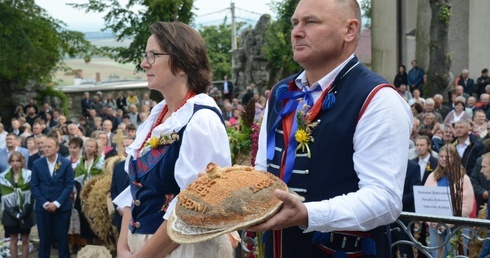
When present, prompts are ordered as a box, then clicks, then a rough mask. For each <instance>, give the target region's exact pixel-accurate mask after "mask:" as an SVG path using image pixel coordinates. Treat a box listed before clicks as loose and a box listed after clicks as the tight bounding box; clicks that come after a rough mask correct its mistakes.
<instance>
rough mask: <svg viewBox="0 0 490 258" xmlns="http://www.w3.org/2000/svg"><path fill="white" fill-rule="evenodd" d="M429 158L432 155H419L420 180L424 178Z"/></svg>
mask: <svg viewBox="0 0 490 258" xmlns="http://www.w3.org/2000/svg"><path fill="white" fill-rule="evenodd" d="M429 158H430V155H427V156H425V158H421V157H420V156H419V166H420V180H423V179H424V173H425V168H426V167H427V163H429Z"/></svg>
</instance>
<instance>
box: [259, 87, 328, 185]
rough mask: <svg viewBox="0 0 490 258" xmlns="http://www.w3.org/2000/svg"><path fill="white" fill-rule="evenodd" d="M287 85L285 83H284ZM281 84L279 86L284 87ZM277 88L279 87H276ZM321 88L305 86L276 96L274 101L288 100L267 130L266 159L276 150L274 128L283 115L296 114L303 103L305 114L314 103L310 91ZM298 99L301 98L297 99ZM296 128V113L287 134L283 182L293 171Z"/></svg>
mask: <svg viewBox="0 0 490 258" xmlns="http://www.w3.org/2000/svg"><path fill="white" fill-rule="evenodd" d="M284 86H285V87H287V85H284ZM284 86H281V87H284ZM278 90H279V89H278ZM321 90H322V88H321V87H320V86H317V87H315V88H314V89H312V90H308V89H307V88H306V87H305V86H303V88H302V89H301V91H284V92H282V93H280V94H279V95H278V96H277V99H276V101H284V100H286V99H289V101H287V102H286V104H285V105H284V106H283V108H282V109H281V111H280V112H279V115H278V116H277V119H276V121H275V122H274V125H273V126H272V128H271V131H270V132H269V134H268V136H267V138H268V139H267V159H268V160H272V159H273V158H274V153H275V151H276V148H275V146H276V132H275V130H276V128H277V126H278V125H279V123H280V122H281V121H282V119H283V118H284V117H286V116H287V115H289V114H291V112H293V111H295V113H296V114H297V113H298V112H299V111H301V110H303V109H304V108H305V105H307V106H308V107H307V109H306V110H304V111H305V114H306V112H308V110H310V109H311V107H312V106H313V104H314V99H313V96H312V94H311V93H312V92H315V91H321ZM299 99H302V100H301V101H299ZM296 130H298V118H297V115H295V116H294V121H293V124H292V125H291V131H290V132H291V133H290V135H289V145H288V149H287V156H286V162H285V166H286V167H285V169H284V178H283V181H284V182H286V183H287V182H288V181H289V179H290V178H291V173H292V171H293V167H294V159H295V156H296V147H297V146H298V143H297V142H296V139H295V137H294V135H295V133H296Z"/></svg>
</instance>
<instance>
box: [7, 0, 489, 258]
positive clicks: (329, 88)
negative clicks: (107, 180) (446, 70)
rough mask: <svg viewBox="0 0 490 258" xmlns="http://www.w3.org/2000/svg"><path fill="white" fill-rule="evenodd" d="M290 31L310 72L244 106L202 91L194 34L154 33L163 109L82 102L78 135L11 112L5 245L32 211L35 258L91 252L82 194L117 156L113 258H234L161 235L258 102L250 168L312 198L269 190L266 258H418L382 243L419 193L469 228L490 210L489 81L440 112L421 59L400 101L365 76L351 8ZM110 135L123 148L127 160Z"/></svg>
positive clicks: (226, 242)
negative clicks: (397, 256) (443, 203)
mask: <svg viewBox="0 0 490 258" xmlns="http://www.w3.org/2000/svg"><path fill="white" fill-rule="evenodd" d="M291 21H292V24H293V30H292V32H291V43H292V46H293V54H294V60H295V61H296V62H297V63H299V64H300V65H301V66H302V67H303V68H304V70H303V71H300V72H299V73H297V74H293V75H291V76H289V77H287V78H285V79H284V80H282V81H280V82H278V83H277V84H276V85H275V86H274V87H273V88H272V89H271V90H270V92H269V91H266V92H264V93H259V92H258V91H257V90H256V89H255V85H253V84H251V85H249V86H248V87H247V89H246V91H247V92H246V93H245V94H244V95H243V98H242V99H241V101H240V100H238V99H237V98H234V97H235V96H237V95H238V94H237V92H234V90H235V89H234V87H233V86H234V85H233V83H232V82H231V81H229V80H228V78H227V77H224V83H223V85H221V86H219V87H211V88H210V89H208V86H209V85H210V84H211V82H210V80H211V67H210V65H209V60H208V59H207V54H206V46H205V44H204V41H203V39H202V38H201V37H200V35H199V34H198V32H197V31H195V30H194V29H192V28H191V27H189V26H187V25H185V24H183V23H180V22H155V23H154V24H153V25H152V26H151V27H150V32H151V34H150V35H151V36H150V37H149V38H148V40H147V44H146V48H145V52H144V53H143V54H142V56H143V59H142V60H141V63H140V66H141V68H143V69H144V70H145V71H146V74H147V76H148V88H149V89H153V90H157V91H159V92H160V93H162V95H163V96H164V100H162V101H160V102H159V103H156V102H154V101H152V100H151V99H150V98H149V95H145V96H144V97H143V98H142V100H139V98H138V96H136V95H135V93H134V92H131V91H130V92H128V95H127V96H125V94H124V93H122V92H121V93H119V94H118V97H117V98H116V99H113V98H112V96H110V95H109V94H107V95H106V96H104V94H103V93H102V92H97V93H96V95H95V96H93V97H90V93H88V92H87V93H85V97H84V99H82V101H81V106H82V112H83V114H82V115H81V117H80V119H79V122H78V123H74V122H72V121H73V120H72V121H70V120H71V118H67V117H65V116H64V115H63V114H61V113H60V112H59V111H57V110H51V108H50V107H49V105H48V104H46V103H45V104H43V106H42V108H41V109H38V107H37V105H36V103H35V101H34V100H31V101H30V102H29V103H28V104H27V105H26V106H25V107H19V108H17V109H16V112H15V114H14V116H15V117H14V118H13V119H12V121H11V124H10V125H11V126H10V127H9V128H7V129H4V128H3V126H0V135H2V136H5V141H2V139H1V138H0V144H3V142H5V146H4V147H3V146H1V145H0V152H2V151H3V152H4V154H5V155H2V154H0V170H1V171H5V172H3V173H2V174H1V175H0V184H2V188H1V189H2V208H4V209H3V211H4V212H3V214H4V215H5V214H6V213H7V215H9V216H8V218H9V219H11V221H10V222H8V223H9V224H8V225H7V226H8V227H6V230H7V233H8V234H9V235H10V236H16V235H18V234H21V235H22V241H23V243H24V239H25V236H26V235H27V236H28V233H29V230H30V228H31V227H32V226H33V224H34V223H27V222H28V221H29V218H31V217H30V216H32V210H33V212H34V213H35V214H36V222H37V224H38V229H39V231H40V247H39V257H49V247H50V245H51V244H52V243H53V242H55V243H57V245H58V248H59V251H60V257H68V256H67V255H68V254H69V247H68V241H67V239H72V238H66V236H67V235H68V234H70V235H79V236H81V238H84V239H85V242H84V243H82V245H83V244H86V243H90V242H92V241H95V240H94V238H95V237H94V235H93V232H86V234H85V233H84V232H82V230H83V229H84V228H85V227H81V226H80V225H81V224H82V223H83V220H84V219H85V220H86V219H87V218H84V215H83V211H81V210H79V207H78V206H79V203H78V202H80V200H79V199H80V198H79V196H78V195H77V193H79V192H80V191H81V189H83V187H84V185H85V184H86V183H87V181H89V180H90V178H91V177H94V176H97V175H100V174H103V173H104V171H103V169H102V167H103V164H104V162H105V161H106V160H107V159H109V158H110V157H111V156H114V155H117V152H124V153H126V154H127V158H126V160H124V161H121V162H120V163H118V164H116V165H115V166H114V173H113V180H112V182H113V184H117V185H114V187H112V188H111V190H114V191H111V197H112V198H113V201H114V205H115V210H116V213H115V215H116V216H120V217H117V219H116V218H115V220H114V221H116V222H115V223H116V226H117V227H118V229H119V231H120V234H119V239H118V243H117V255H118V257H231V256H232V253H233V247H236V246H234V245H233V244H234V242H233V241H232V238H233V237H230V236H219V237H216V238H213V239H210V240H207V241H204V242H199V243H195V244H182V245H179V244H177V243H175V242H174V241H172V240H171V239H170V237H169V236H168V234H167V230H166V229H167V227H168V226H170V225H167V220H168V219H169V216H170V215H171V213H172V211H173V209H174V207H175V205H177V198H175V196H176V195H178V193H179V192H180V191H181V190H182V189H185V188H186V187H187V186H188V185H189V184H190V183H191V182H193V181H194V180H195V179H196V178H197V177H198V173H199V172H200V171H205V168H206V166H207V164H208V163H209V162H210V161H213V162H215V163H216V164H218V165H219V166H221V167H227V166H230V165H231V154H230V148H229V143H228V136H227V133H226V130H227V127H233V126H236V125H238V124H239V121H240V116H241V113H242V112H243V105H245V104H247V103H248V102H249V101H250V100H251V99H254V100H255V105H256V106H255V107H256V114H255V119H256V120H258V121H262V123H261V129H260V135H259V140H258V146H257V147H258V150H257V156H256V161H255V168H256V169H259V170H264V171H268V172H270V173H272V174H274V175H276V176H277V177H279V178H281V179H282V180H283V181H284V182H286V184H287V185H288V187H289V190H290V191H294V192H295V193H296V194H297V195H299V196H301V197H302V198H303V199H304V202H301V201H300V200H299V199H298V198H297V195H296V196H295V195H291V194H289V193H288V192H286V191H281V190H276V191H275V192H274V195H275V197H276V198H278V199H280V200H281V201H282V202H283V205H282V207H281V208H280V210H279V211H278V212H277V213H276V214H274V215H273V216H272V217H271V218H269V219H267V220H266V221H264V222H262V223H260V224H258V225H254V226H252V227H250V228H249V229H248V230H250V231H262V232H264V237H263V239H262V240H263V241H264V243H265V251H264V252H265V257H284V258H287V257H291V258H293V257H346V256H347V257H349V256H348V255H355V257H383V258H385V257H391V256H392V255H393V251H395V252H400V253H401V255H407V256H408V257H411V256H413V250H412V249H411V248H405V249H404V248H400V249H399V250H392V249H391V245H390V243H391V242H390V241H391V240H390V237H389V236H388V235H390V234H391V231H390V227H389V224H390V223H392V222H394V221H395V220H396V219H397V218H398V216H399V214H400V212H401V211H402V208H403V209H405V210H408V211H413V210H412V209H413V207H414V205H413V202H414V200H413V188H412V187H413V186H414V185H426V186H449V187H450V188H451V189H453V188H454V189H459V191H456V192H455V193H454V194H455V196H456V197H458V198H457V199H458V200H459V202H456V203H457V204H458V205H457V206H458V207H457V209H455V212H454V215H455V216H463V217H468V216H471V214H473V213H474V211H475V209H476V208H475V207H478V205H480V204H482V203H485V202H486V201H487V200H488V199H489V192H488V191H490V187H488V186H490V183H489V182H488V179H486V178H490V173H489V172H486V171H487V170H489V168H490V158H489V157H488V156H483V157H482V155H483V154H484V153H486V152H487V149H488V146H490V140H487V139H488V138H490V134H489V131H490V123H489V122H487V120H488V118H489V116H490V108H489V107H490V95H489V93H488V92H487V91H490V87H488V86H485V92H481V88H480V87H479V86H478V85H480V84H484V83H485V82H484V81H485V78H487V79H486V80H487V82H488V71H486V69H485V70H483V71H482V77H483V80H480V79H478V80H477V83H476V84H471V83H470V79H469V78H468V73H467V72H465V71H463V72H464V73H462V75H461V77H460V79H459V80H458V82H457V85H456V86H455V90H454V92H453V93H452V95H451V97H450V98H449V101H448V102H447V103H444V102H443V99H444V98H443V97H442V96H441V95H439V94H436V95H434V96H432V97H429V96H426V95H425V94H424V81H425V79H424V78H425V77H424V71H423V69H422V68H420V67H418V65H417V62H416V61H415V60H414V61H413V62H412V66H413V67H412V69H411V70H410V71H409V72H408V73H405V67H400V73H399V75H397V78H396V79H395V82H394V85H395V87H394V86H392V85H390V84H389V83H388V82H387V81H386V80H385V79H383V78H382V77H381V76H379V75H377V74H375V73H373V72H372V71H370V70H369V69H367V68H366V67H365V66H363V65H362V64H360V62H359V60H358V59H357V57H356V56H355V55H354V51H355V49H356V47H357V42H358V37H359V31H360V28H361V13H360V8H359V5H358V3H357V1H355V0H347V1H333V0H321V1H319V0H301V1H299V3H298V6H297V7H296V9H295V11H294V14H293V16H292V18H291ZM485 76H486V77H485ZM469 85H472V86H469ZM469 88H471V90H468V89H469ZM487 88H488V89H487ZM399 93H401V94H399ZM267 100H268V102H267V103H266V101H267ZM410 107H411V111H410ZM117 129H121V131H122V132H124V135H125V137H126V138H125V140H126V141H127V142H125V143H124V144H125V145H124V146H123V147H121V146H119V147H118V146H117V144H118V143H121V139H118V138H119V137H116V136H117V134H116V136H115V132H116V130H117ZM4 130H6V131H7V132H4ZM196 146H197V147H196ZM202 146H206V151H202ZM63 156H66V157H67V158H63ZM487 163H488V164H487ZM116 170H117V173H116ZM31 171H32V172H31ZM340 171H341V172H342V173H340ZM125 172H127V173H125ZM116 175H119V176H116ZM450 184H454V185H450ZM4 185H5V186H4ZM116 189H117V190H116ZM21 195H22V198H20V196H21ZM475 197H476V201H475ZM4 200H5V201H4ZM12 200H14V201H12ZM19 200H22V201H19ZM34 200H35V201H34ZM82 201H83V200H82ZM32 203H35V205H34V207H32V206H33V205H32ZM7 204H8V205H7ZM77 209H78V210H77ZM29 211H31V213H29ZM74 214H75V215H74ZM59 221H63V223H55V222H59ZM2 222H3V223H4V221H2ZM424 225H425V227H426V228H425V229H422V233H421V237H420V239H419V241H421V242H423V241H424V240H425V238H426V236H425V235H424V234H423V233H424V232H428V234H429V235H430V236H431V245H434V244H437V243H438V241H435V239H441V241H444V239H445V238H446V237H447V236H446V235H444V234H437V235H434V234H436V233H435V232H437V231H440V229H439V228H436V227H437V225H436V224H434V223H431V222H427V223H424ZM90 233H92V235H91V234H90ZM397 237H398V238H403V237H404V236H400V235H396V236H395V239H396V238H397ZM74 239H78V240H80V238H74ZM26 241H28V240H26ZM12 244H13V243H12ZM72 244H73V246H72V247H76V245H77V244H79V243H72ZM489 244H490V243H489ZM12 248H13V247H12ZM23 248H25V247H23ZM450 248H451V247H449V246H447V247H442V248H440V249H438V250H434V252H435V254H438V253H439V252H442V253H445V254H447V253H450V252H452V250H451V249H450ZM484 250H485V248H484ZM482 252H484V251H482ZM23 255H24V252H23ZM419 257H421V255H420V254H419Z"/></svg>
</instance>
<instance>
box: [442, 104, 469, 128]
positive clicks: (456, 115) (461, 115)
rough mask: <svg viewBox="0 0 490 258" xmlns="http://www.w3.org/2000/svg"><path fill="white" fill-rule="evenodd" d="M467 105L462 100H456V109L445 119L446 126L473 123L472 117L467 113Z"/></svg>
mask: <svg viewBox="0 0 490 258" xmlns="http://www.w3.org/2000/svg"><path fill="white" fill-rule="evenodd" d="M464 109H465V104H464V102H463V101H461V100H456V101H455V102H454V109H453V110H451V112H449V114H447V116H446V118H445V119H444V124H454V123H456V122H458V121H467V122H469V121H471V117H470V115H469V114H468V113H466V111H465V110H464Z"/></svg>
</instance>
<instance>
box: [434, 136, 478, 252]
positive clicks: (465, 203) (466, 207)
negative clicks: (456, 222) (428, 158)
mask: <svg viewBox="0 0 490 258" xmlns="http://www.w3.org/2000/svg"><path fill="white" fill-rule="evenodd" d="M425 186H438V187H449V191H450V195H451V207H452V213H453V216H457V217H469V215H470V213H471V211H472V209H473V202H474V200H475V195H474V192H473V186H472V185H471V181H470V178H469V177H468V176H467V175H466V172H465V169H464V167H463V166H462V165H461V158H460V156H459V154H458V151H457V150H456V147H454V146H453V145H451V144H446V145H444V146H442V147H441V149H440V150H439V163H438V165H437V167H436V169H435V170H434V172H432V173H430V175H429V177H427V181H425ZM450 186H451V187H450ZM428 224H429V226H430V227H429V233H430V239H431V241H430V246H432V247H433V246H441V245H442V244H443V243H444V242H445V241H446V240H448V242H447V244H446V245H444V246H442V247H440V248H439V249H436V250H433V251H432V257H440V255H441V254H442V257H446V256H447V255H448V253H449V252H451V251H452V250H451V248H452V247H451V243H450V241H449V239H447V238H448V237H449V235H450V231H449V230H450V229H451V228H450V227H438V223H437V222H428ZM453 251H456V250H453Z"/></svg>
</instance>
